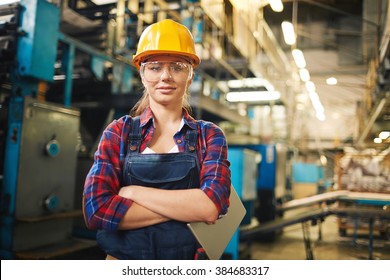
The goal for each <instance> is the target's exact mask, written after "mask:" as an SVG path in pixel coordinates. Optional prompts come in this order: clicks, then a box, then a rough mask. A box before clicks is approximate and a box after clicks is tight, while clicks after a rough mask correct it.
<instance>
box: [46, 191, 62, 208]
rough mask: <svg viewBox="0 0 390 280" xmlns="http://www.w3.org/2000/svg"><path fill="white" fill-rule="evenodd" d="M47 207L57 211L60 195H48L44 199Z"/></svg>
mask: <svg viewBox="0 0 390 280" xmlns="http://www.w3.org/2000/svg"><path fill="white" fill-rule="evenodd" d="M43 204H44V206H45V208H46V209H47V210H49V211H55V210H56V209H57V207H58V204H59V199H58V196H56V195H55V194H50V195H48V196H47V197H46V198H45V200H44V201H43Z"/></svg>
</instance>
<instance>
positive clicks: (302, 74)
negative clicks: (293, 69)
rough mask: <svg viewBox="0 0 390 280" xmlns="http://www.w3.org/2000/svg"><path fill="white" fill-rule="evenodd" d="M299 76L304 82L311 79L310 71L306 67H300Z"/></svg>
mask: <svg viewBox="0 0 390 280" xmlns="http://www.w3.org/2000/svg"><path fill="white" fill-rule="evenodd" d="M299 76H300V77H301V80H302V82H304V83H305V82H308V81H310V73H309V70H307V69H306V68H301V69H299Z"/></svg>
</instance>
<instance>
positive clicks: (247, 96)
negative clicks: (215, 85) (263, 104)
mask: <svg viewBox="0 0 390 280" xmlns="http://www.w3.org/2000/svg"><path fill="white" fill-rule="evenodd" d="M226 99H227V101H229V102H259V101H272V100H278V99H280V93H279V92H278V91H232V92H228V93H227V94H226Z"/></svg>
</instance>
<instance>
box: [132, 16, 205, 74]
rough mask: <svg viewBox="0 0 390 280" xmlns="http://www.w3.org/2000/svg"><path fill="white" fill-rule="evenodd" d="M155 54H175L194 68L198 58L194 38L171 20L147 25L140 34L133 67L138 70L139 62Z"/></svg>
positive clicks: (186, 29)
mask: <svg viewBox="0 0 390 280" xmlns="http://www.w3.org/2000/svg"><path fill="white" fill-rule="evenodd" d="M156 54H176V55H181V56H184V57H186V58H189V60H190V62H191V64H192V65H193V67H194V68H195V67H196V66H198V65H199V63H200V58H199V57H198V56H197V55H196V52H195V43H194V38H193V37H192V34H191V32H190V31H189V30H188V28H187V27H185V26H184V25H182V24H180V23H177V22H176V21H173V20H171V19H164V20H162V21H159V22H157V23H154V24H151V25H149V26H148V27H147V28H146V29H145V30H144V31H143V32H142V34H141V37H140V39H139V42H138V48H137V53H136V54H135V55H134V56H133V62H134V65H135V66H136V67H137V69H138V70H139V69H140V66H141V62H143V61H144V60H145V59H146V58H147V57H149V56H151V55H156Z"/></svg>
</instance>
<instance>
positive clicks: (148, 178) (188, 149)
mask: <svg viewBox="0 0 390 280" xmlns="http://www.w3.org/2000/svg"><path fill="white" fill-rule="evenodd" d="M129 136H130V141H129V145H128V149H127V155H126V157H125V161H124V164H123V166H124V169H123V186H127V185H141V186H147V187H152V188H159V189H170V190H174V189H187V188H199V161H198V157H197V153H196V141H197V131H196V130H192V129H189V130H188V131H187V133H186V137H185V142H186V143H185V152H184V153H171V154H141V153H139V147H140V144H141V140H142V138H141V127H140V119H139V117H136V118H133V119H132V124H131V132H130V135H129ZM177 211H180V209H177ZM97 241H98V244H99V246H100V247H101V248H102V249H103V250H104V251H105V252H106V253H107V254H108V255H111V256H113V257H115V258H118V259H137V260H148V259H149V260H150V259H165V260H174V259H194V258H195V253H196V251H197V249H198V248H199V247H200V246H199V244H198V242H197V241H196V239H195V237H194V236H193V234H192V233H191V232H190V230H189V229H188V227H187V224H186V223H184V222H179V221H174V220H171V221H168V222H164V223H160V224H157V225H152V226H148V227H144V228H140V229H136V230H118V231H114V232H110V231H105V230H100V231H98V233H97Z"/></svg>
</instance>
